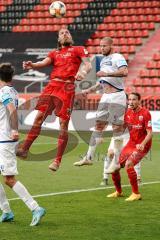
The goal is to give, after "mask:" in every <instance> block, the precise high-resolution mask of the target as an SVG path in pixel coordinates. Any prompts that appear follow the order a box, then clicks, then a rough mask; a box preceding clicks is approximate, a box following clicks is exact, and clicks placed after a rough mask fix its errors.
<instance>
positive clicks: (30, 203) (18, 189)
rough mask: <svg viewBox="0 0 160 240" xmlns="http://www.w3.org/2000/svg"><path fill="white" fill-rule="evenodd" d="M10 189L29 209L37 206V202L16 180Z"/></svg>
mask: <svg viewBox="0 0 160 240" xmlns="http://www.w3.org/2000/svg"><path fill="white" fill-rule="evenodd" d="M12 189H13V190H14V192H15V193H16V194H17V195H18V196H19V197H20V199H22V201H23V202H24V203H25V204H26V206H27V207H28V208H29V209H30V210H31V211H33V210H35V209H36V208H38V207H39V205H38V203H37V202H36V201H35V200H34V199H33V197H32V196H31V195H30V194H29V192H28V191H27V189H26V188H25V187H24V185H23V184H22V183H21V182H19V181H17V182H16V184H15V185H14V186H13V188H12Z"/></svg>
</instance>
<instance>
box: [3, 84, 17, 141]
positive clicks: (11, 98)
mask: <svg viewBox="0 0 160 240" xmlns="http://www.w3.org/2000/svg"><path fill="white" fill-rule="evenodd" d="M9 103H13V104H14V105H15V107H16V108H18V93H17V91H16V90H15V89H14V88H13V87H10V86H4V87H2V88H0V143H2V142H8V141H9V142H10V141H12V139H11V137H10V135H11V126H10V114H9V112H8V110H7V107H6V106H7V104H9Z"/></svg>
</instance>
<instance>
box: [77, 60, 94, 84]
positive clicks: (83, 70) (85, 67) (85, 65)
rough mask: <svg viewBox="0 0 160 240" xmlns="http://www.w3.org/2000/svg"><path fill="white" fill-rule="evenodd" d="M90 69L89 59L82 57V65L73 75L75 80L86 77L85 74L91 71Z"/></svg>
mask: <svg viewBox="0 0 160 240" xmlns="http://www.w3.org/2000/svg"><path fill="white" fill-rule="evenodd" d="M91 69H92V65H91V62H90V59H89V58H87V57H85V58H82V66H81V67H80V69H79V70H78V72H77V74H76V76H75V79H76V80H77V81H81V80H83V79H84V78H85V77H86V75H87V74H88V73H89V72H90V71H91Z"/></svg>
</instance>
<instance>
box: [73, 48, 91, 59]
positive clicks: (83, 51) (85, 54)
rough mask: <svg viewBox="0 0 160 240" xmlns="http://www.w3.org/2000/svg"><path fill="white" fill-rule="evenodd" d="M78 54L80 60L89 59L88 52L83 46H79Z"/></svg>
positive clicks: (76, 49)
mask: <svg viewBox="0 0 160 240" xmlns="http://www.w3.org/2000/svg"><path fill="white" fill-rule="evenodd" d="M75 51H76V54H77V56H78V57H80V58H84V57H88V51H87V49H85V48H84V47H82V46H78V47H76V48H75Z"/></svg>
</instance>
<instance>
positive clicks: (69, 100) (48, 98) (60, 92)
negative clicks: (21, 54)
mask: <svg viewBox="0 0 160 240" xmlns="http://www.w3.org/2000/svg"><path fill="white" fill-rule="evenodd" d="M81 63H83V66H82V67H81V68H80V65H81ZM48 65H52V66H53V69H52V71H51V74H50V82H49V83H48V85H47V86H46V87H45V88H44V90H43V92H42V94H41V95H40V97H39V101H38V103H37V106H36V110H38V113H37V115H36V118H35V120H34V123H33V126H32V128H31V130H30V131H29V133H28V135H27V137H26V139H25V141H24V143H23V144H21V145H19V147H18V150H17V156H19V157H22V158H25V157H27V153H28V151H29V148H30V146H31V145H32V143H33V141H34V140H35V139H36V138H37V137H38V135H39V134H40V131H41V125H42V123H43V122H44V120H45V119H46V117H47V116H48V115H50V114H51V113H52V111H53V110H54V112H55V114H56V116H58V117H59V120H60V133H59V137H58V148H57V155H56V158H55V160H54V161H53V162H52V163H51V164H50V165H49V169H50V170H53V171H56V170H57V169H58V168H59V165H60V162H61V159H62V155H63V153H64V150H65V148H66V145H67V142H68V123H69V120H70V115H71V111H72V106H73V100H74V96H75V85H74V82H75V80H78V81H81V80H83V79H84V78H85V76H86V75H87V73H88V72H89V71H90V70H91V63H90V61H89V59H88V52H87V51H86V50H85V48H84V47H82V46H73V39H72V36H71V34H70V32H69V30H68V29H66V28H62V29H61V30H60V31H59V33H58V49H56V50H53V51H51V52H50V53H49V54H48V56H47V57H46V58H45V59H44V60H42V61H39V62H36V63H33V62H31V61H27V62H23V68H24V69H38V68H41V67H45V66H48Z"/></svg>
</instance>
